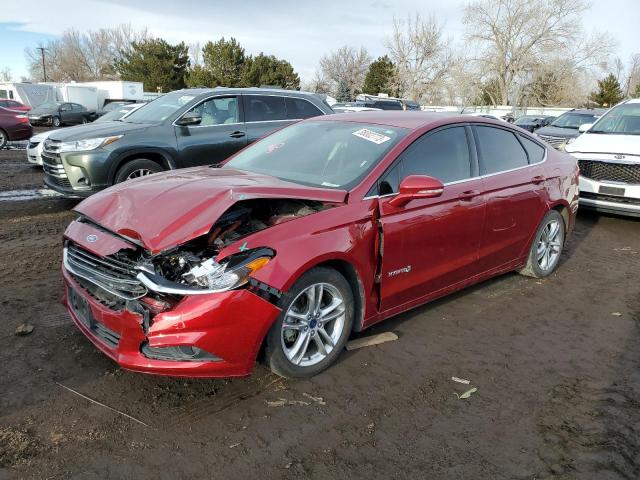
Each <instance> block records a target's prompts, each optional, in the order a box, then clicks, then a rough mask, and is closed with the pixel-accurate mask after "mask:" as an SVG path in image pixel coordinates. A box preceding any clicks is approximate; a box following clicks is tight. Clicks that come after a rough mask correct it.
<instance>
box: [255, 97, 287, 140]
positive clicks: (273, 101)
mask: <svg viewBox="0 0 640 480" xmlns="http://www.w3.org/2000/svg"><path fill="white" fill-rule="evenodd" d="M242 99H243V105H244V114H245V121H246V128H247V143H252V142H255V141H256V140H258V139H260V138H262V137H265V136H267V135H269V134H270V133H272V132H275V131H276V130H279V129H280V128H282V127H285V126H287V125H290V124H291V123H293V121H292V120H290V119H289V118H287V107H286V104H285V97H284V96H282V95H257V94H256V95H254V94H244V95H242Z"/></svg>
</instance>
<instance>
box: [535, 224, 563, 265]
mask: <svg viewBox="0 0 640 480" xmlns="http://www.w3.org/2000/svg"><path fill="white" fill-rule="evenodd" d="M562 235H563V234H562V226H561V225H560V222H559V221H558V220H556V219H552V220H550V221H549V222H548V223H547V224H546V225H545V226H544V228H543V229H542V231H541V232H540V236H539V237H538V246H537V248H536V260H537V262H538V266H539V267H540V269H541V270H542V271H543V272H548V271H550V270H553V269H554V268H555V266H556V263H558V259H559V258H560V253H561V250H562Z"/></svg>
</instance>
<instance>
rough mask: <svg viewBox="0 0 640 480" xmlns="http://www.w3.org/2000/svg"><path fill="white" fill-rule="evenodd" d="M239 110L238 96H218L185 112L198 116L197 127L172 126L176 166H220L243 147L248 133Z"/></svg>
mask: <svg viewBox="0 0 640 480" xmlns="http://www.w3.org/2000/svg"><path fill="white" fill-rule="evenodd" d="M239 107H240V98H239V97H238V96H237V95H220V96H216V97H211V98H208V99H206V100H204V101H202V102H200V103H199V104H198V105H196V106H195V107H194V108H192V109H191V110H190V111H189V112H188V113H190V112H197V113H198V114H200V116H201V117H202V121H201V122H200V124H199V125H192V126H188V127H183V126H179V125H175V127H174V128H175V132H176V139H177V144H178V163H179V165H178V167H179V168H184V167H193V166H197V165H212V164H214V163H219V162H221V161H223V160H225V159H226V158H228V157H229V156H231V155H233V154H234V153H235V152H237V151H238V150H240V149H241V148H243V147H244V146H245V145H246V144H247V134H246V129H245V126H244V123H243V122H242V110H241V108H239ZM174 123H175V122H174Z"/></svg>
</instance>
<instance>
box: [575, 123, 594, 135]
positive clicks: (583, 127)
mask: <svg viewBox="0 0 640 480" xmlns="http://www.w3.org/2000/svg"><path fill="white" fill-rule="evenodd" d="M591 127H593V123H583V124H582V125H580V127H578V131H579V132H580V133H584V132H586V131H587V130H589V129H590V128H591Z"/></svg>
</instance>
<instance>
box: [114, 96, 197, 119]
mask: <svg viewBox="0 0 640 480" xmlns="http://www.w3.org/2000/svg"><path fill="white" fill-rule="evenodd" d="M194 98H196V97H195V95H188V94H185V93H184V92H175V93H168V94H167V95H163V96H162V97H158V98H156V99H155V100H153V101H152V102H149V103H147V104H146V105H145V106H144V107H140V108H139V109H138V110H136V111H135V112H133V113H132V114H131V115H129V116H127V118H123V119H122V121H123V122H127V123H160V122H163V121H164V120H166V119H167V118H168V117H170V116H171V115H173V114H174V113H176V112H177V111H178V110H180V109H181V108H182V107H184V106H185V105H186V104H187V103H189V102H190V101H191V100H193V99H194Z"/></svg>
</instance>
